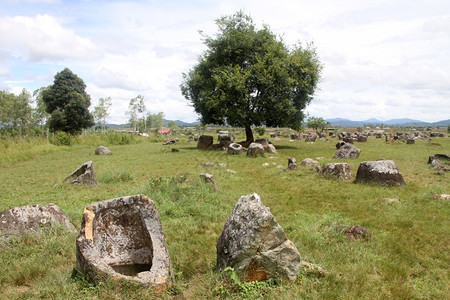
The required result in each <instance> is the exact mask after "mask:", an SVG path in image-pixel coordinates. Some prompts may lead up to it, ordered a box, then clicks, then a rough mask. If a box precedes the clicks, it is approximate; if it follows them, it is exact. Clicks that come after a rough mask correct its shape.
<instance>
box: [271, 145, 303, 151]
mask: <svg viewBox="0 0 450 300" xmlns="http://www.w3.org/2000/svg"><path fill="white" fill-rule="evenodd" d="M275 148H276V149H277V150H280V149H300V148H299V147H295V146H289V145H280V146H276V145H275Z"/></svg>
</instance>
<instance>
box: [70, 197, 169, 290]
mask: <svg viewBox="0 0 450 300" xmlns="http://www.w3.org/2000/svg"><path fill="white" fill-rule="evenodd" d="M76 246H77V268H78V270H79V271H80V272H81V273H82V274H84V275H86V276H87V278H88V279H90V280H91V281H93V282H95V283H98V282H99V281H101V280H102V279H103V278H105V277H109V278H111V279H125V280H130V281H134V282H137V283H138V284H140V285H142V286H144V287H149V288H153V289H154V290H155V291H156V292H157V291H162V290H164V289H166V288H168V287H170V286H171V285H172V283H173V272H172V264H171V261H170V257H169V252H168V250H167V245H166V242H165V238H164V233H163V229H162V226H161V222H160V219H159V215H158V211H157V209H156V206H155V204H154V203H153V201H152V200H150V199H148V198H147V197H145V196H144V195H135V196H127V197H121V198H114V199H110V200H106V201H102V202H97V203H94V204H91V205H88V206H86V207H85V208H84V212H83V219H82V221H81V230H80V235H79V236H78V238H77V241H76Z"/></svg>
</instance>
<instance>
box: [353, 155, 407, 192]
mask: <svg viewBox="0 0 450 300" xmlns="http://www.w3.org/2000/svg"><path fill="white" fill-rule="evenodd" d="M355 182H357V183H359V182H366V183H376V184H381V185H387V186H394V185H400V186H403V185H405V180H404V179H403V176H402V174H401V173H400V171H399V170H398V169H397V166H396V165H395V163H394V161H392V160H377V161H363V162H361V164H360V165H359V168H358V171H357V173H356V180H355Z"/></svg>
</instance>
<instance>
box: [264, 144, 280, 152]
mask: <svg viewBox="0 0 450 300" xmlns="http://www.w3.org/2000/svg"><path fill="white" fill-rule="evenodd" d="M264 152H266V153H277V149H276V148H275V146H274V145H273V144H267V145H265V146H264Z"/></svg>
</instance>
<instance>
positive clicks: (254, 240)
mask: <svg viewBox="0 0 450 300" xmlns="http://www.w3.org/2000/svg"><path fill="white" fill-rule="evenodd" d="M228 266H230V267H232V268H234V270H235V271H236V272H237V273H238V274H239V276H240V277H241V279H243V280H245V281H255V280H258V281H261V280H266V279H268V278H271V277H277V276H280V277H283V278H288V279H290V280H292V281H294V280H296V278H297V276H298V275H299V273H300V271H301V257H300V254H299V253H298V250H297V248H296V247H295V245H294V244H293V243H292V242H291V241H290V240H288V239H287V238H286V235H285V233H284V231H283V228H282V227H281V226H280V224H278V222H277V220H276V219H275V217H274V216H273V215H272V213H271V212H270V209H269V208H267V207H265V206H264V205H263V203H262V202H261V199H260V197H259V196H258V195H257V194H256V193H255V194H252V195H247V196H242V197H241V198H240V199H239V201H238V202H237V204H236V206H235V207H234V209H233V212H232V213H231V215H230V217H229V218H228V219H227V221H226V222H225V226H224V229H223V231H222V233H221V234H220V236H219V239H218V241H217V268H218V269H219V270H224V269H225V268H226V267H228Z"/></svg>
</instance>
